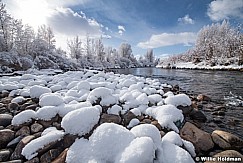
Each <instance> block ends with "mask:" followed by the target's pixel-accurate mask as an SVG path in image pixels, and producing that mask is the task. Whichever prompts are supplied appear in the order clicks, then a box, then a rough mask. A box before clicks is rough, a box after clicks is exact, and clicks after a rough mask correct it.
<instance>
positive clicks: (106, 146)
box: [89, 123, 134, 162]
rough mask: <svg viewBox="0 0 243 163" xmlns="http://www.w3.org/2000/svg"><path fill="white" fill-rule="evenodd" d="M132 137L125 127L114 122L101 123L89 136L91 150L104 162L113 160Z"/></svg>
mask: <svg viewBox="0 0 243 163" xmlns="http://www.w3.org/2000/svg"><path fill="white" fill-rule="evenodd" d="M133 139H134V135H133V134H132V133H131V132H130V131H129V130H127V129H126V128H125V127H123V126H120V125H117V124H114V123H103V124H101V125H100V126H99V127H97V129H96V130H95V131H94V133H93V134H92V135H91V136H90V138H89V141H90V143H91V147H92V151H93V152H94V153H95V155H96V157H97V158H99V159H100V160H104V162H115V158H116V156H117V154H119V153H121V152H122V151H123V150H124V149H125V148H126V147H127V146H128V145H129V144H130V142H131V141H132V140H133Z"/></svg>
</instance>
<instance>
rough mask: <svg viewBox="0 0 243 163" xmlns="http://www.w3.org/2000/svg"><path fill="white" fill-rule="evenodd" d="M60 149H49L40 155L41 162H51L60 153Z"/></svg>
mask: <svg viewBox="0 0 243 163" xmlns="http://www.w3.org/2000/svg"><path fill="white" fill-rule="evenodd" d="M61 152H62V151H61V150H60V149H51V150H49V151H48V152H46V153H45V154H43V155H42V156H41V157H40V162H41V163H47V162H51V161H53V160H54V159H56V158H57V157H58V156H59V155H60V154H61Z"/></svg>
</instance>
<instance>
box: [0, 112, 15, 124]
mask: <svg viewBox="0 0 243 163" xmlns="http://www.w3.org/2000/svg"><path fill="white" fill-rule="evenodd" d="M12 119H13V116H12V115H9V114H0V126H3V127H6V126H8V125H10V124H11V121H12Z"/></svg>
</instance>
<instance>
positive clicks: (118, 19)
mask: <svg viewBox="0 0 243 163" xmlns="http://www.w3.org/2000/svg"><path fill="white" fill-rule="evenodd" d="M2 1H3V2H4V3H5V4H6V5H7V6H6V7H7V9H8V11H9V12H10V13H11V15H13V16H14V17H15V18H19V19H22V20H23V22H24V23H28V24H30V25H32V26H33V27H34V28H35V29H37V28H38V26H39V25H41V24H47V25H48V26H50V27H51V28H52V29H53V30H54V32H55V36H56V40H57V46H61V47H62V48H63V49H65V48H66V47H65V46H66V40H67V38H68V37H69V38H71V37H74V36H76V35H79V36H85V35H87V34H88V35H89V36H91V37H100V36H102V37H103V41H104V43H105V45H106V46H112V47H115V48H118V47H119V45H120V44H121V43H122V42H128V43H130V44H131V45H132V48H133V53H134V55H139V54H144V53H145V52H146V49H147V48H153V49H154V53H155V54H156V55H157V56H162V55H165V54H176V53H181V52H184V51H186V50H187V49H188V48H191V46H192V45H193V44H194V43H195V39H196V35H197V32H198V31H199V30H200V28H202V27H203V26H204V25H207V24H211V23H215V22H221V21H222V20H224V19H227V20H229V21H230V23H231V24H233V25H237V24H239V23H240V22H242V21H243V1H242V0H215V1H212V0H2Z"/></svg>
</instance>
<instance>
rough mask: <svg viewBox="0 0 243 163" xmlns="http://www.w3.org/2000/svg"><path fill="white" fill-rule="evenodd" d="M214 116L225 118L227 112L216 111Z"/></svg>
mask: <svg viewBox="0 0 243 163" xmlns="http://www.w3.org/2000/svg"><path fill="white" fill-rule="evenodd" d="M212 115H219V116H225V112H224V111H215V112H212Z"/></svg>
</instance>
